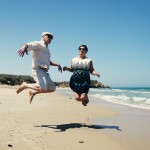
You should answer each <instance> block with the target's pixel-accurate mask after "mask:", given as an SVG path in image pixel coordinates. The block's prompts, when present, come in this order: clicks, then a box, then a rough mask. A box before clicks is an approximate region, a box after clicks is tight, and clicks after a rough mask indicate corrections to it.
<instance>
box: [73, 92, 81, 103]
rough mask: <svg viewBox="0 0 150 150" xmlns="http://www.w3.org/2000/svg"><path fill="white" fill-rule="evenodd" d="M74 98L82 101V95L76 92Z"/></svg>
mask: <svg viewBox="0 0 150 150" xmlns="http://www.w3.org/2000/svg"><path fill="white" fill-rule="evenodd" d="M74 98H75V99H76V100H77V101H81V100H80V95H79V94H78V93H76V92H74Z"/></svg>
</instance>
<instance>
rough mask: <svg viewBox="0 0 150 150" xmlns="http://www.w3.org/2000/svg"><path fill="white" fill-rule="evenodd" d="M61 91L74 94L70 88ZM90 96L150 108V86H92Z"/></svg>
mask: <svg viewBox="0 0 150 150" xmlns="http://www.w3.org/2000/svg"><path fill="white" fill-rule="evenodd" d="M61 93H64V94H65V93H66V94H68V95H72V96H73V92H72V91H71V90H69V89H68V90H62V91H61ZM89 96H92V97H96V98H98V99H101V100H105V101H108V102H112V103H118V104H122V105H128V106H131V107H136V108H143V109H150V88H108V89H107V88H99V89H94V88H91V89H90V91H89Z"/></svg>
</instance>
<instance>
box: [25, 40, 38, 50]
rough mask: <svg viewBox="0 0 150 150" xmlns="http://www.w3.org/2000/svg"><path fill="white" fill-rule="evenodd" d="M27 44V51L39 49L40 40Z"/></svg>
mask: <svg viewBox="0 0 150 150" xmlns="http://www.w3.org/2000/svg"><path fill="white" fill-rule="evenodd" d="M27 45H28V48H27V51H31V50H33V49H37V48H38V47H39V42H38V41H33V42H30V43H27Z"/></svg>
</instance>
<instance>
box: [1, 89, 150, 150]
mask: <svg viewBox="0 0 150 150" xmlns="http://www.w3.org/2000/svg"><path fill="white" fill-rule="evenodd" d="M16 88H17V87H13V88H11V87H0V115H1V116H2V117H1V118H0V121H1V124H0V132H1V136H0V142H1V144H0V149H2V150H5V149H8V147H9V146H8V145H9V144H10V145H12V148H14V149H15V150H20V149H22V150H26V149H32V150H34V149H35V150H41V149H44V150H49V149H53V150H59V149H60V148H61V150H70V149H72V150H77V149H80V150H91V149H95V150H98V149H111V150H131V149H132V148H136V149H137V150H139V149H140V148H143V149H145V150H148V148H149V146H150V145H149V143H148V142H147V140H148V137H149V124H147V127H145V126H144V122H145V119H146V118H144V117H145V114H147V116H146V117H147V118H148V117H149V113H147V112H146V113H145V114H144V113H143V115H142V116H140V115H141V114H142V113H141V111H140V112H138V113H137V111H133V110H132V109H130V108H128V107H124V106H121V107H120V105H119V106H118V105H116V104H114V105H112V104H111V103H108V102H105V101H103V100H101V103H100V105H98V104H96V103H91V102H90V103H89V104H88V106H87V107H84V106H83V105H82V104H81V103H79V102H77V101H75V100H74V99H73V98H70V96H66V95H63V94H61V93H59V92H55V93H51V94H39V95H37V96H36V97H35V98H34V100H33V103H32V104H31V105H30V104H29V102H28V91H27V90H26V91H23V92H22V93H20V94H18V95H17V94H16V93H15V91H16ZM94 100H95V101H97V99H95V98H94ZM119 109H120V110H119ZM131 110H132V116H136V119H135V120H137V122H138V121H139V120H138V119H140V118H141V117H142V119H143V120H142V122H143V123H142V122H138V124H137V122H136V123H135V124H132V123H134V121H135V120H132V117H131V114H130V113H129V112H130V111H131ZM134 110H135V109H134ZM125 112H128V114H126V113H125ZM148 121H149V120H147V122H148ZM128 124H130V127H129V128H126V126H127V125H128ZM131 125H132V126H131ZM140 126H142V129H141V130H140V131H139V127H140ZM133 129H134V130H133ZM136 129H137V130H136ZM143 129H144V130H145V132H144V134H142V135H141V133H142V130H143ZM131 130H132V132H131ZM128 131H130V132H131V133H133V135H134V139H132V137H131V136H130V134H128ZM146 131H147V134H146V135H145V133H146ZM139 134H140V136H141V138H143V139H142V140H143V141H144V139H145V142H144V143H142V141H140V140H141V139H139V138H138V137H139ZM131 135H132V134H131ZM122 137H123V139H122ZM135 137H136V138H135ZM131 139H132V140H133V141H131V142H128V140H131ZM124 141H125V142H124ZM136 142H138V144H139V145H135V144H134V143H136ZM147 146H148V148H147Z"/></svg>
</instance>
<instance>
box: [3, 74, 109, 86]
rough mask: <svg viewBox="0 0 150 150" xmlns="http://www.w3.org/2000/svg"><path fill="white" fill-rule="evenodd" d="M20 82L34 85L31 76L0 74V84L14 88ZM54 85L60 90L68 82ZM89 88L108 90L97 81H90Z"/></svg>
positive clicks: (67, 84)
mask: <svg viewBox="0 0 150 150" xmlns="http://www.w3.org/2000/svg"><path fill="white" fill-rule="evenodd" d="M22 82H27V83H35V81H34V79H33V78H32V77H31V76H27V75H10V74H0V84H6V85H11V86H15V85H20V84H21V83H22ZM55 84H56V86H58V87H62V88H65V87H69V82H68V81H63V82H55ZM90 87H91V88H109V86H105V85H103V84H102V83H100V82H98V81H97V80H91V84H90Z"/></svg>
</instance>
